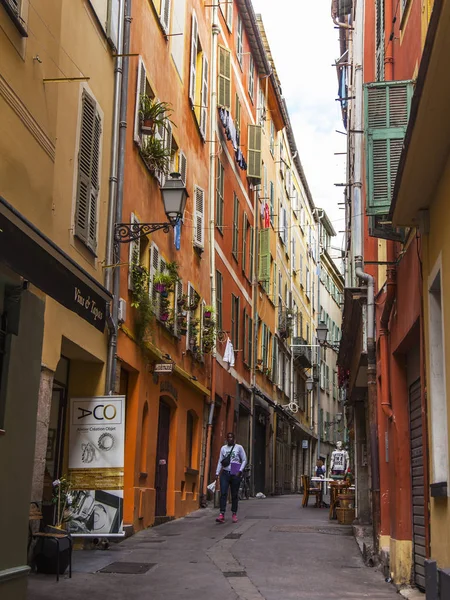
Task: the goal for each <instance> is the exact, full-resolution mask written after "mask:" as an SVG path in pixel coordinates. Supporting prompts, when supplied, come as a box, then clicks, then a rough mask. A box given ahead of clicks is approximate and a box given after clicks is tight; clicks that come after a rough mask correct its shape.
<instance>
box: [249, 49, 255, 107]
mask: <svg viewBox="0 0 450 600" xmlns="http://www.w3.org/2000/svg"><path fill="white" fill-rule="evenodd" d="M248 93H249V95H250V98H251V99H252V100H253V96H254V93H255V63H254V61H253V56H252V55H251V54H250V60H249V63H248Z"/></svg>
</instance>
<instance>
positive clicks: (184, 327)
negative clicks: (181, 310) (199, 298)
mask: <svg viewBox="0 0 450 600" xmlns="http://www.w3.org/2000/svg"><path fill="white" fill-rule="evenodd" d="M177 325H178V333H179V334H180V335H186V334H187V331H188V322H187V317H186V315H178V319H177Z"/></svg>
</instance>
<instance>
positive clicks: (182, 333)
mask: <svg viewBox="0 0 450 600" xmlns="http://www.w3.org/2000/svg"><path fill="white" fill-rule="evenodd" d="M179 332H180V335H186V334H187V327H180V329H179Z"/></svg>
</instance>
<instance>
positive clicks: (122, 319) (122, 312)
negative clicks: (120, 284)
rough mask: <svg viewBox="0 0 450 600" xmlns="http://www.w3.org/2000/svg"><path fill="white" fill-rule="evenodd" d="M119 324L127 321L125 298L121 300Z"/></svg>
mask: <svg viewBox="0 0 450 600" xmlns="http://www.w3.org/2000/svg"><path fill="white" fill-rule="evenodd" d="M118 320H119V323H125V321H126V320H127V302H126V300H124V299H123V298H119V315H118Z"/></svg>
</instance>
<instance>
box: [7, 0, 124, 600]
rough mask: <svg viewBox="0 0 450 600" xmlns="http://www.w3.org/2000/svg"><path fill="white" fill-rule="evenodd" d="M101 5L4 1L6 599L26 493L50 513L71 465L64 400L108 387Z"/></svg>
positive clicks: (22, 545)
mask: <svg viewBox="0 0 450 600" xmlns="http://www.w3.org/2000/svg"><path fill="white" fill-rule="evenodd" d="M97 5H98V6H100V5H101V3H98V2H92V3H89V2H70V1H69V2H67V1H65V2H58V3H56V5H54V3H53V5H52V7H50V6H49V5H48V3H46V2H43V1H41V0H37V1H35V2H33V3H30V2H28V1H27V0H22V1H19V2H15V3H9V4H8V3H6V6H5V3H2V5H1V6H0V127H1V130H2V136H1V139H0V155H1V156H2V161H1V164H0V196H1V200H0V213H1V216H0V219H1V221H2V227H1V228H2V236H1V240H0V255H1V258H0V289H1V293H0V296H1V310H2V377H1V388H2V391H1V394H0V396H1V400H0V415H1V417H0V420H1V422H0V456H1V458H0V480H1V482H2V483H1V489H2V492H1V495H0V509H1V510H0V513H1V515H2V516H1V520H2V522H1V526H2V531H3V534H2V540H3V541H2V542H0V596H1V597H2V598H4V599H5V600H10V599H11V600H12V599H14V600H20V599H21V598H25V588H26V575H27V573H28V571H29V568H28V567H27V535H28V514H29V506H30V501H36V502H38V503H41V502H42V501H43V504H42V510H43V512H44V517H46V521H47V522H48V521H51V520H52V517H53V514H52V513H53V511H52V508H51V504H50V502H51V495H52V481H53V480H54V479H56V478H58V477H60V476H62V475H64V474H65V473H67V450H68V439H67V438H68V436H67V435H66V432H67V425H68V418H69V415H68V402H69V399H70V398H71V397H72V396H94V395H99V394H103V393H104V388H105V364H106V356H107V333H106V321H107V311H108V308H109V303H110V300H111V296H110V294H109V293H108V291H107V290H106V289H105V287H104V286H103V281H104V267H105V249H106V223H107V220H108V219H107V217H108V193H109V175H110V147H111V123H112V110H113V84H114V59H113V56H112V54H113V52H114V48H113V47H114V45H117V28H116V27H112V25H114V23H111V22H110V15H107V14H103V13H102V11H101V10H99V9H98V7H97ZM115 17H117V18H118V15H117V14H116V15H115ZM115 25H117V23H115ZM25 373H27V377H24V374H25ZM36 415H37V420H36ZM24 440H25V442H24ZM11 459H13V460H11Z"/></svg>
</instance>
